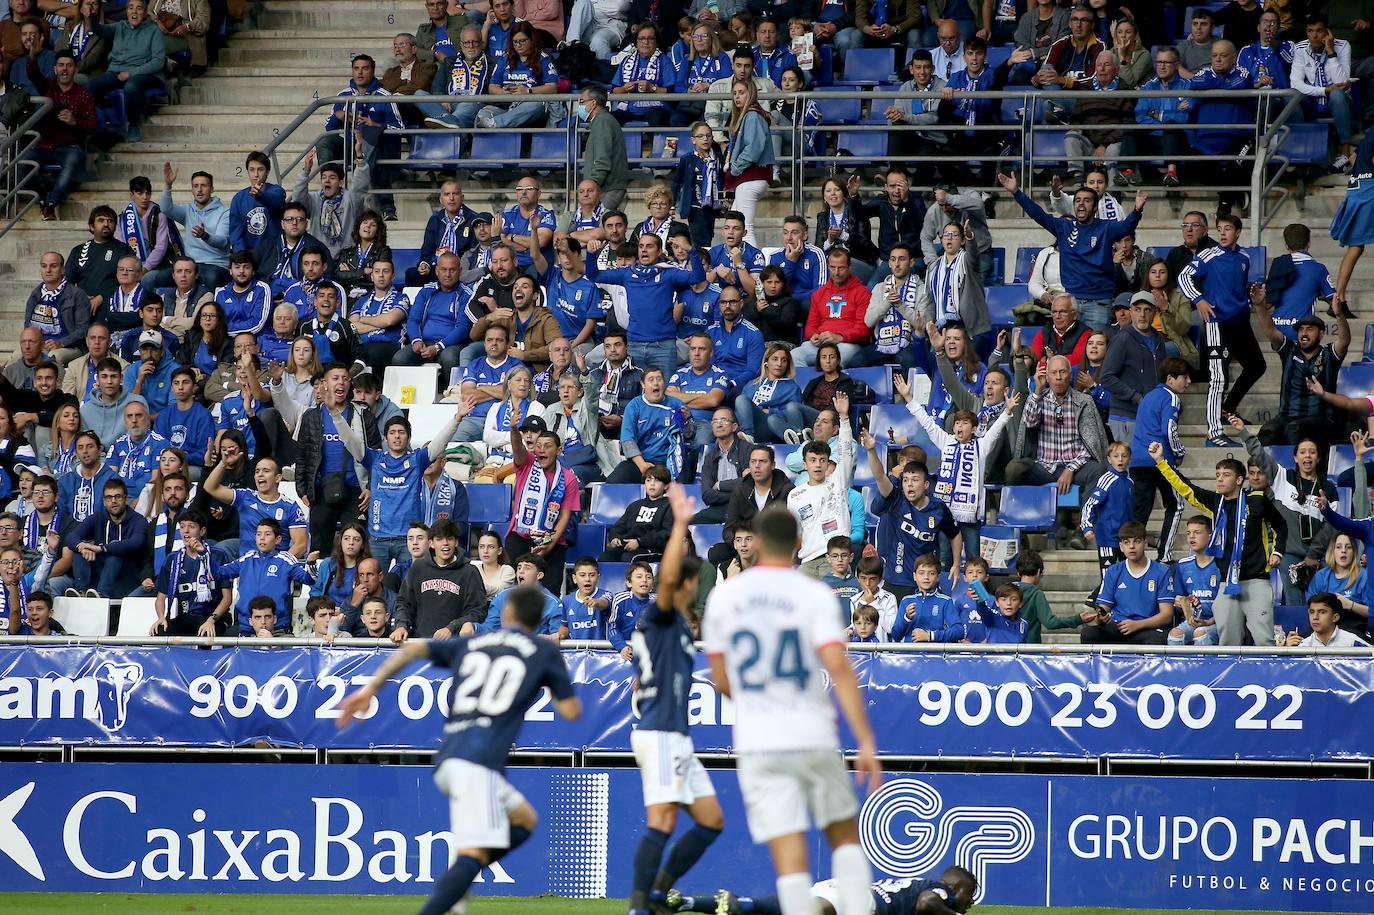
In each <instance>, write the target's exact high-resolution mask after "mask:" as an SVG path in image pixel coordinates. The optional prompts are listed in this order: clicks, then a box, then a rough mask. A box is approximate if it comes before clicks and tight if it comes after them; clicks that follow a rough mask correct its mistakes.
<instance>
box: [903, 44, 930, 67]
mask: <svg viewBox="0 0 1374 915" xmlns="http://www.w3.org/2000/svg"><path fill="white" fill-rule="evenodd" d="M918 60H923V61H925V62H926V63H928V64H931V63H934V62H935V58H934V56H932V55H931V53H930V51H929V50H928V49H926V48H917V49H916V50H914V51H912V52H911V59H910V60H908V61H907V62H906V65H907V66H908V67H909V66H911V65H912V64H914V63H915V62H916V61H918Z"/></svg>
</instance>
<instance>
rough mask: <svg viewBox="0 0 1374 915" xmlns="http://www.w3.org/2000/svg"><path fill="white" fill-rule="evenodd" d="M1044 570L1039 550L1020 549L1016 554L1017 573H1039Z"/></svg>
mask: <svg viewBox="0 0 1374 915" xmlns="http://www.w3.org/2000/svg"><path fill="white" fill-rule="evenodd" d="M1043 571H1045V560H1044V559H1043V558H1041V556H1040V551H1039V550H1022V551H1021V552H1019V553H1017V554H1016V574H1017V575H1039V574H1040V573H1041V572H1043Z"/></svg>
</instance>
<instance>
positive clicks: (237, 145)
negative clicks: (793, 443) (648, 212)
mask: <svg viewBox="0 0 1374 915" xmlns="http://www.w3.org/2000/svg"><path fill="white" fill-rule="evenodd" d="M423 15H424V14H423V9H422V7H421V5H420V4H419V3H416V2H413V0H407V2H401V0H329V2H328V3H322V2H319V0H266V3H265V4H264V12H263V13H262V15H261V16H260V17H259V18H258V20H257V21H256V22H255V23H253V27H252V28H246V29H242V30H239V31H236V32H235V33H233V35H232V36H231V37H230V41H229V44H228V47H227V48H225V49H224V50H223V52H222V53H221V55H220V58H219V60H218V63H217V65H216V66H215V67H214V68H212V69H211V70H210V71H209V72H208V73H207V74H206V75H204V76H203V77H201V78H199V79H197V80H195V82H194V84H192V85H188V86H186V87H184V88H183V89H182V90H181V92H180V98H179V104H177V105H172V106H168V107H165V108H162V109H161V110H159V111H158V112H157V113H156V114H154V115H153V116H152V118H151V120H150V121H149V122H148V123H147V125H146V126H145V127H144V130H143V142H142V143H139V144H134V145H128V144H125V145H120V146H116V147H115V148H114V149H113V150H111V151H110V152H109V153H108V154H105V155H101V156H99V157H97V158H96V159H95V161H93V163H92V166H93V168H94V169H95V170H96V171H97V172H98V174H99V177H98V179H97V180H94V181H92V182H88V183H86V184H84V185H82V186H80V188H79V190H78V191H77V192H76V193H74V194H73V195H72V197H71V199H70V200H69V201H68V202H67V203H66V204H65V205H64V206H63V207H62V208H61V212H60V214H59V215H60V218H59V220H58V221H55V222H48V223H45V222H42V221H40V220H39V218H38V213H37V209H36V208H35V209H34V210H32V211H31V212H30V214H29V216H28V217H27V218H26V219H25V220H24V221H23V222H22V223H20V224H19V225H18V226H16V227H15V228H14V229H13V230H12V231H11V232H9V233H8V234H7V235H5V236H4V237H3V238H0V339H5V340H17V339H18V335H19V330H20V326H21V321H22V314H23V305H24V301H25V299H26V297H27V295H28V293H29V291H30V290H31V289H32V288H33V286H34V284H35V283H36V282H37V281H38V257H39V255H40V254H41V253H42V252H44V251H47V250H49V249H54V250H58V251H60V252H62V253H63V254H65V253H66V252H67V251H68V250H69V249H70V248H71V247H72V246H73V245H75V244H78V243H79V242H81V241H83V240H85V238H86V237H87V231H86V217H87V214H88V212H89V210H90V208H91V207H93V206H95V205H96V204H98V203H106V204H110V205H112V206H114V207H115V208H116V210H118V209H121V208H122V207H123V206H124V205H125V203H126V202H127V200H128V194H127V183H128V180H129V178H131V177H132V176H134V175H147V176H148V177H149V178H150V179H151V180H152V181H153V185H154V188H155V189H159V190H160V188H161V184H160V179H161V174H162V164H163V162H165V161H170V162H172V164H173V165H174V166H176V167H178V168H180V169H181V181H180V183H179V186H178V187H177V189H176V193H177V198H178V200H184V199H187V197H188V196H189V176H190V173H191V172H192V171H195V170H198V169H204V170H206V171H209V172H211V173H212V174H213V175H214V176H215V178H216V181H217V191H218V193H219V195H220V197H221V198H222V199H223V200H225V201H226V202H227V201H228V199H229V198H230V197H231V196H232V195H233V194H234V193H235V192H236V191H237V190H238V189H239V188H241V187H243V186H244V184H246V179H245V178H244V177H243V172H242V167H243V160H244V156H245V155H246V154H247V153H248V152H249V151H251V150H253V149H260V148H262V147H264V146H265V145H267V144H268V143H269V142H271V140H272V139H273V138H274V137H275V136H276V135H277V133H278V131H282V130H285V129H286V128H287V126H288V125H289V124H290V122H291V121H292V120H293V119H294V118H295V117H296V116H297V115H298V114H299V113H300V112H301V111H302V110H303V109H304V108H305V107H306V106H307V105H309V104H310V103H311V102H312V101H314V100H315V99H317V98H326V97H328V96H331V95H333V94H335V93H337V92H338V91H339V90H340V89H341V88H342V87H343V86H344V85H346V83H347V80H348V76H349V59H350V57H351V56H352V55H353V54H355V53H369V54H372V55H373V56H374V57H375V58H376V59H377V60H378V61H379V64H381V63H382V62H383V61H385V59H386V58H387V57H388V56H389V52H390V47H391V44H390V42H391V39H392V37H393V36H394V35H395V34H396V33H397V32H401V31H413V30H414V29H415V28H416V27H417V26H418V25H419V24H420V23H421V22H422V21H423ZM326 115H327V111H325V110H321V111H319V112H317V113H316V114H315V116H314V117H312V118H311V119H310V121H308V122H307V123H306V125H304V126H303V127H302V128H301V129H300V130H298V131H296V132H295V133H294V134H292V135H291V136H289V137H287V139H286V140H285V141H284V142H283V144H282V145H281V147H280V148H279V150H278V159H279V161H280V162H281V164H282V165H283V167H284V166H286V165H287V163H289V162H291V161H292V160H293V159H294V158H295V157H296V156H297V155H298V154H299V153H300V152H302V151H303V150H304V149H305V148H306V147H307V145H308V143H309V142H310V141H312V140H313V138H314V136H315V135H316V134H317V133H318V132H319V130H321V129H322V127H323V123H324V119H325V117H326ZM871 173H872V170H871V169H870V170H869V174H870V175H871ZM420 174H423V173H420ZM504 177H505V176H503V180H501V182H500V183H499V184H498V183H497V182H496V181H495V180H491V179H488V180H485V181H483V180H473V179H472V178H471V177H465V178H464V191H465V193H466V195H467V199H468V202H469V204H470V205H471V206H473V207H474V208H477V209H484V208H496V207H499V206H502V205H505V204H506V203H507V202H508V200H509V199H511V198H513V194H512V193H511V190H510V188H511V187H512V186H513V181H510V182H507V181H505V180H504ZM665 177H667V176H666V175H665V173H664V172H657V173H656V174H654V175H652V176H651V175H650V174H649V173H647V172H645V173H644V174H643V176H641V177H639V178H637V179H636V181H635V188H634V189H633V190H632V194H631V201H630V203H629V205H628V207H627V208H628V209H629V211H630V215H631V217H632V218H633V217H636V216H638V215H641V214H642V213H643V209H642V207H641V206H640V204H639V200H638V197H639V194H640V193H642V191H643V189H644V188H646V187H647V186H648V185H649V183H650V182H651V181H652V180H663V179H664V178H665ZM278 180H281V179H278ZM293 180H294V175H287V176H286V177H285V179H284V180H282V183H283V184H285V185H286V186H287V187H288V189H289V187H290V186H291V183H292V181H293ZM819 180H820V178H819V177H817V178H815V179H814V181H813V183H816V182H819ZM1046 181H1047V179H1046ZM1327 183H1328V184H1332V185H1335V184H1338V182H1327ZM437 185H438V180H437V178H418V179H417V178H415V177H414V176H410V177H409V178H407V179H406V180H403V181H402V182H400V183H399V184H398V189H399V190H400V191H401V193H398V195H397V197H396V202H397V209H398V211H399V216H400V218H399V221H397V222H393V223H389V224H388V226H387V228H388V234H389V236H390V242H391V244H392V245H393V246H397V247H418V246H419V243H420V240H421V235H422V233H423V227H424V221H425V219H426V218H427V216H428V214H429V212H430V211H431V209H432V207H433V206H434V205H436V197H435V195H437V190H438V187H437ZM545 186H546V191H545V194H544V197H543V201H544V202H545V203H546V204H547V205H549V206H553V207H554V208H555V209H561V208H563V207H564V206H566V199H565V198H564V195H563V192H562V188H561V182H560V181H559V180H558V178H557V176H553V177H551V178H550V180H549V181H546V182H545ZM1343 193H1344V192H1343V189H1342V187H1340V186H1328V187H1316V188H1313V189H1312V193H1311V194H1310V196H1308V197H1307V199H1306V201H1305V206H1304V207H1303V208H1302V209H1301V210H1300V209H1299V207H1298V206H1297V204H1296V203H1295V202H1294V201H1293V200H1291V199H1290V200H1289V201H1287V202H1286V203H1285V204H1284V206H1283V208H1282V210H1281V212H1280V214H1279V216H1278V217H1277V218H1276V219H1275V221H1274V223H1273V225H1274V228H1271V229H1269V230H1268V231H1266V232H1265V233H1264V237H1263V238H1262V242H1263V243H1265V244H1267V245H1268V248H1269V253H1270V255H1271V256H1273V255H1275V254H1278V253H1281V252H1282V250H1283V244H1282V239H1281V237H1280V233H1281V230H1282V227H1283V225H1285V224H1287V223H1288V222H1293V221H1300V222H1304V223H1306V224H1307V225H1309V226H1311V227H1312V230H1313V233H1312V234H1313V236H1314V239H1315V243H1314V247H1313V254H1314V255H1315V256H1317V257H1318V258H1320V259H1322V260H1323V261H1324V262H1325V263H1326V264H1327V265H1328V266H1329V267H1330V268H1331V270H1332V272H1333V274H1334V272H1335V269H1336V266H1337V264H1338V263H1339V260H1340V254H1341V252H1340V249H1338V248H1337V247H1336V246H1335V244H1334V243H1333V242H1332V241H1331V240H1330V238H1329V237H1328V236H1327V233H1326V227H1327V225H1328V224H1329V221H1330V217H1331V215H1332V213H1334V211H1335V209H1336V207H1337V206H1338V205H1339V203H1340V201H1341V199H1342V197H1343ZM1042 196H1043V195H1042ZM818 197H819V194H818V193H817V194H814V195H809V196H808V199H807V203H806V205H805V206H804V207H802V208H801V209H802V211H803V212H805V213H807V214H812V213H814V211H815V209H816V201H817V199H818ZM1181 202H1182V203H1183V204H1184V208H1190V207H1192V206H1196V207H1197V208H1199V209H1203V210H1205V211H1210V210H1211V208H1212V207H1211V206H1209V205H1208V203H1209V202H1210V201H1208V200H1207V199H1206V198H1205V195H1201V194H1198V195H1196V196H1195V198H1194V199H1188V196H1187V195H1186V194H1185V195H1183V198H1182V201H1181ZM792 211H793V206H792V204H791V202H790V201H789V200H788V199H787V196H786V194H785V192H784V191H782V190H778V191H775V192H774V193H773V194H770V195H769V197H767V198H765V201H764V204H763V206H762V207H761V210H760V219H759V231H760V234H761V237H762V241H763V242H764V244H770V245H771V244H777V243H778V238H779V228H780V225H781V220H782V217H783V216H785V215H787V214H788V213H790V212H792ZM1179 221H1180V220H1179V213H1178V211H1177V209H1176V208H1175V207H1174V206H1173V205H1171V204H1170V203H1167V202H1165V201H1163V200H1162V199H1157V200H1152V201H1151V203H1150V204H1149V205H1148V207H1147V210H1146V218H1145V220H1144V222H1143V223H1142V224H1141V229H1140V232H1139V239H1138V240H1139V242H1140V244H1141V245H1142V246H1150V245H1172V244H1176V243H1177V239H1178V235H1179V231H1178V228H1177V226H1178V222H1179ZM994 235H995V238H996V239H997V243H998V245H999V246H1003V247H1005V248H1006V249H1007V251H1008V253H1009V254H1014V252H1015V250H1016V248H1017V247H1018V246H1021V245H1042V244H1044V243H1045V240H1046V235H1045V233H1044V232H1043V231H1042V230H1040V229H1039V228H1038V227H1037V226H1035V225H1034V224H1033V223H1031V222H1030V221H1029V220H1026V219H1025V218H1023V217H1022V216H1021V214H1020V211H1019V209H1018V208H1017V207H1016V206H1015V205H1014V204H1013V203H1012V202H1011V201H1010V200H1009V199H1007V198H1006V195H1005V194H1003V195H1001V199H1000V200H999V202H998V218H997V220H996V221H995V227H994ZM1245 239H1246V242H1247V243H1248V242H1249V241H1250V237H1249V234H1248V231H1247V233H1246V236H1245ZM1352 304H1353V307H1354V309H1355V310H1356V311H1357V312H1358V313H1359V314H1360V315H1361V316H1362V319H1361V320H1360V321H1358V322H1356V327H1355V342H1354V345H1353V347H1352V353H1351V359H1352V360H1353V359H1357V358H1359V351H1360V349H1361V343H1362V341H1363V332H1364V325H1365V324H1366V323H1367V321H1366V320H1364V319H1365V318H1370V317H1374V269H1371V267H1370V266H1368V264H1366V266H1365V267H1363V268H1361V270H1360V272H1359V276H1358V277H1357V279H1356V282H1355V290H1354V293H1353V295H1352ZM1268 361H1269V363H1270V367H1269V372H1268V373H1267V374H1266V376H1265V378H1264V379H1263V381H1261V383H1260V384H1259V385H1258V386H1257V387H1256V389H1255V391H1254V392H1253V394H1252V395H1251V397H1250V398H1249V399H1248V400H1247V404H1246V412H1247V414H1248V415H1249V416H1250V417H1251V418H1252V419H1256V420H1258V419H1259V418H1260V416H1261V415H1263V414H1264V413H1265V411H1272V410H1274V409H1275V408H1276V407H1277V402H1278V395H1277V386H1278V377H1279V372H1278V366H1277V361H1276V360H1275V358H1274V357H1273V356H1272V355H1269V356H1268ZM1204 399H1205V390H1204V389H1203V387H1202V386H1196V387H1195V388H1194V389H1193V390H1192V391H1190V392H1189V393H1188V394H1187V395H1185V398H1184V403H1185V406H1184V414H1183V419H1184V422H1183V426H1184V440H1185V442H1186V443H1187V445H1188V447H1189V449H1190V454H1189V457H1188V460H1187V461H1186V462H1185V464H1184V470H1185V472H1186V473H1188V474H1189V475H1190V476H1192V477H1194V478H1195V479H1201V480H1206V479H1208V478H1209V477H1210V474H1211V466H1212V464H1213V463H1215V461H1216V460H1217V458H1218V457H1219V456H1220V454H1219V452H1218V450H1217V449H1208V448H1205V447H1203V440H1204V430H1203V428H1202V426H1201V421H1202V415H1203V402H1204ZM1157 523H1158V518H1156V519H1155V525H1156V526H1157ZM1046 562H1047V568H1046V583H1045V588H1046V590H1047V593H1048V594H1049V596H1050V599H1051V602H1052V603H1053V604H1054V606H1055V608H1056V610H1057V611H1058V612H1061V613H1064V614H1066V615H1067V614H1071V613H1076V610H1075V607H1076V606H1077V605H1078V603H1079V601H1081V600H1082V598H1083V596H1084V595H1086V594H1087V592H1088V591H1089V590H1091V588H1092V587H1093V586H1094V585H1095V584H1096V581H1097V571H1096V560H1095V554H1094V553H1093V552H1091V551H1071V550H1051V551H1049V552H1048V553H1047V554H1046ZM1061 638H1067V639H1069V640H1073V639H1076V636H1073V635H1072V634H1067V635H1064V636H1061Z"/></svg>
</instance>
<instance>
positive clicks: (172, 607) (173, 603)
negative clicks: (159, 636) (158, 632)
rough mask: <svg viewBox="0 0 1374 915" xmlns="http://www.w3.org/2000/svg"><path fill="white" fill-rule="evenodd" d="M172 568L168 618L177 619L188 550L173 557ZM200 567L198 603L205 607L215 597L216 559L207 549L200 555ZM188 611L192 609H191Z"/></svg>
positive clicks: (168, 587)
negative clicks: (182, 572)
mask: <svg viewBox="0 0 1374 915" xmlns="http://www.w3.org/2000/svg"><path fill="white" fill-rule="evenodd" d="M170 558H171V563H172V567H171V569H169V570H168V573H167V591H168V594H167V618H168V619H173V618H175V617H176V616H177V615H178V614H179V613H180V611H181V609H182V608H181V569H182V566H183V565H184V563H185V561H186V550H185V549H184V548H183V549H179V550H177V551H176V552H175V553H173V554H172V555H171V557H170ZM197 558H199V559H200V567H199V568H198V569H196V603H198V604H201V605H204V604H207V603H209V602H210V600H211V598H212V597H213V595H214V587H215V579H216V578H217V577H218V575H217V574H216V569H215V557H214V554H213V553H211V552H210V550H208V549H206V550H205V551H204V552H202V553H201V554H200V556H199V557H197ZM187 609H190V608H189V607H188V608H187Z"/></svg>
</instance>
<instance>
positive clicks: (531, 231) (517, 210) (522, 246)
mask: <svg viewBox="0 0 1374 915" xmlns="http://www.w3.org/2000/svg"><path fill="white" fill-rule="evenodd" d="M515 199H516V204H515V206H513V207H508V208H506V209H505V210H504V211H502V213H501V218H500V224H499V227H498V230H499V234H500V236H501V241H502V242H504V243H505V244H507V245H509V246H510V247H511V249H512V250H513V251H515V265H516V266H517V267H518V268H520V269H521V270H523V271H524V272H526V273H528V274H529V275H530V276H535V273H534V269H533V265H534V259H533V258H532V257H531V256H530V249H531V248H532V247H534V246H536V245H537V246H538V247H539V250H540V253H541V254H542V255H543V257H544V260H545V262H547V263H552V262H553V230H554V229H555V228H556V227H557V225H558V219H557V217H555V216H554V215H553V210H551V209H549V208H548V207H546V206H540V204H539V179H538V178H536V177H535V176H534V175H524V176H522V177H521V178H520V180H519V181H517V182H515ZM536 279H537V277H536Z"/></svg>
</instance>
